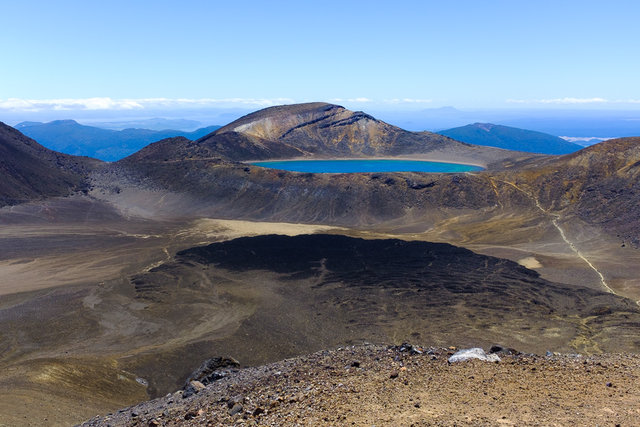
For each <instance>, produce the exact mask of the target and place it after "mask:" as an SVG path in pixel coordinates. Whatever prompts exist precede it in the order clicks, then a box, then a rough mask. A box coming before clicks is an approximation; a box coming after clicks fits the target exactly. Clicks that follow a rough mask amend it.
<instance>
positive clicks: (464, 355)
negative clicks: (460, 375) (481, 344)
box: [449, 348, 500, 363]
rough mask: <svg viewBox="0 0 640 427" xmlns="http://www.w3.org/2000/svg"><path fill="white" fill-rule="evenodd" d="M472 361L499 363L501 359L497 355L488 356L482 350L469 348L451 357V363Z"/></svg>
mask: <svg viewBox="0 0 640 427" xmlns="http://www.w3.org/2000/svg"><path fill="white" fill-rule="evenodd" d="M471 359H479V360H482V361H485V362H499V361H500V357H498V355H497V354H487V353H485V352H484V350H483V349H481V348H467V349H463V350H459V351H457V352H456V353H454V354H453V356H451V357H449V363H454V362H465V361H467V360H471Z"/></svg>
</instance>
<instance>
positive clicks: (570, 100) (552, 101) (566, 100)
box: [507, 97, 609, 104]
mask: <svg viewBox="0 0 640 427" xmlns="http://www.w3.org/2000/svg"><path fill="white" fill-rule="evenodd" d="M507 102H508V103H510V104H603V103H607V102H609V101H608V100H606V99H604V98H571V97H565V98H551V99H507Z"/></svg>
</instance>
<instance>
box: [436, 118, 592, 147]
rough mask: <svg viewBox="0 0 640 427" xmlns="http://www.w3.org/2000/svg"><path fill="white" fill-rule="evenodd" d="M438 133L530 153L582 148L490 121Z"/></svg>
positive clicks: (531, 131) (461, 139) (551, 137)
mask: <svg viewBox="0 0 640 427" xmlns="http://www.w3.org/2000/svg"><path fill="white" fill-rule="evenodd" d="M438 133H439V134H441V135H445V136H448V137H450V138H453V139H457V140H458V141H462V142H466V143H469V144H475V145H486V146H490V147H498V148H505V149H507V150H517V151H527V152H530V153H541V154H567V153H573V152H574V151H578V150H580V149H581V148H583V147H582V146H580V145H578V144H574V143H572V142H569V141H565V140H564V139H562V138H559V137H557V136H553V135H549V134H547V133H542V132H537V131H533V130H526V129H519V128H513V127H509V126H501V125H494V124H491V123H474V124H471V125H466V126H462V127H457V128H453V129H447V130H443V131H440V132H438Z"/></svg>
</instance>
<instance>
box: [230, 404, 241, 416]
mask: <svg viewBox="0 0 640 427" xmlns="http://www.w3.org/2000/svg"><path fill="white" fill-rule="evenodd" d="M242 409H243V406H242V404H241V403H236V404H235V405H233V407H231V408H230V409H229V415H231V416H234V415H235V414H237V413H239V412H241V411H242Z"/></svg>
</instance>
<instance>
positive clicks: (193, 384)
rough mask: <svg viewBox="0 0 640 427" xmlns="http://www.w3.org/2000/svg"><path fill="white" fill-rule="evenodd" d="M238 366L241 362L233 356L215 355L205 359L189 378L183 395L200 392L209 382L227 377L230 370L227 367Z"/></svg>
mask: <svg viewBox="0 0 640 427" xmlns="http://www.w3.org/2000/svg"><path fill="white" fill-rule="evenodd" d="M238 366H240V362H238V361H237V360H235V359H234V358H232V357H214V358H211V359H207V360H205V361H204V362H203V363H202V365H201V366H200V367H199V368H198V369H197V370H195V371H194V372H193V373H192V374H191V375H190V376H189V378H188V379H187V382H186V384H185V385H184V387H183V391H184V393H183V394H182V397H183V398H185V399H186V398H187V397H189V396H192V395H194V394H196V393H198V392H199V391H200V390H202V389H203V388H204V386H206V385H207V384H211V383H212V382H214V381H217V380H219V379H221V378H224V377H226V376H227V375H228V374H229V372H228V371H225V369H228V368H237V367H238Z"/></svg>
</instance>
